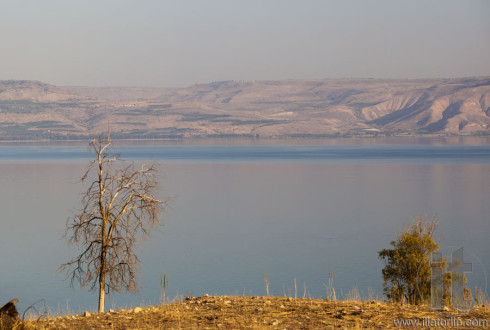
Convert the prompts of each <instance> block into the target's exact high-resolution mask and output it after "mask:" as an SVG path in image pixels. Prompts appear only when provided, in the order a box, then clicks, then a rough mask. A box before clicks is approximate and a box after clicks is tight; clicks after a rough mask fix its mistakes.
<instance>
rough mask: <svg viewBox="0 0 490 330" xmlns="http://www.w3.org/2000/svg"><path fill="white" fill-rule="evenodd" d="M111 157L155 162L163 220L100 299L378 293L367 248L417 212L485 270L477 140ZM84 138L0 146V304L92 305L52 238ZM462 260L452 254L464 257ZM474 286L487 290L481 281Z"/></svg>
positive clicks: (485, 167)
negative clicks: (122, 285)
mask: <svg viewBox="0 0 490 330" xmlns="http://www.w3.org/2000/svg"><path fill="white" fill-rule="evenodd" d="M118 151H119V152H120V153H121V156H122V158H124V159H128V160H135V161H142V160H148V159H152V160H153V161H155V162H158V163H160V164H162V166H161V171H160V173H161V183H162V186H163V188H164V189H163V196H166V197H170V198H171V203H170V207H169V209H168V212H167V214H166V217H165V218H164V219H163V222H164V226H163V227H162V228H161V230H160V231H159V232H155V233H153V235H152V237H151V238H150V239H149V240H147V241H146V242H145V244H143V246H142V248H141V250H140V252H139V255H140V257H141V260H142V261H143V265H142V267H141V273H140V275H141V284H142V286H143V288H142V289H141V290H140V294H138V295H130V294H116V295H110V296H109V297H108V299H107V305H106V308H112V307H116V308H118V307H123V306H127V305H133V306H135V305H140V304H141V303H142V302H143V303H148V304H157V303H158V302H159V300H160V275H163V274H165V273H167V272H168V274H169V296H170V297H174V296H177V295H194V296H199V295H202V294H204V293H208V294H220V295H230V294H238V295H242V294H246V295H265V294H266V291H265V284H264V280H263V278H262V275H263V274H264V273H266V274H268V276H269V278H270V291H271V294H274V295H279V296H283V295H288V296H289V295H292V296H294V282H293V281H294V279H296V282H297V287H298V296H303V293H304V287H306V295H307V296H311V297H315V298H325V296H326V290H325V286H324V284H327V283H328V271H329V270H330V269H333V273H334V288H335V290H336V293H337V298H339V299H342V298H345V297H347V296H348V293H349V292H350V291H351V290H352V289H353V288H358V289H359V291H360V292H361V294H362V295H363V296H364V297H367V296H368V292H369V291H373V292H374V293H375V294H378V295H379V296H382V277H381V269H382V267H383V263H382V262H381V261H380V260H379V259H378V258H377V251H379V250H381V249H383V248H388V247H389V242H390V241H391V240H393V239H394V238H395V237H396V234H397V232H399V231H400V230H402V229H403V228H405V227H406V225H407V224H408V223H409V222H410V221H411V220H413V218H414V217H416V216H418V215H423V216H427V217H429V218H431V217H433V216H437V218H438V219H439V228H438V230H437V233H436V236H437V238H438V240H439V243H440V245H441V247H442V248H443V251H448V252H450V251H452V250H454V249H456V248H458V247H460V246H463V247H464V248H465V253H466V255H465V258H466V257H467V258H468V259H466V260H468V261H469V262H472V263H473V272H472V273H471V274H468V275H467V276H468V279H469V281H468V282H469V284H470V287H475V286H478V287H482V288H485V289H486V279H487V277H488V276H487V274H486V273H485V271H488V270H490V257H489V256H490V243H489V242H490V241H489V236H490V221H489V220H490V219H489V214H490V203H489V198H490V146H489V145H488V144H480V145H465V144H456V145H433V144H423V145H421V144H413V145H404V144H383V145H377V144H374V145H373V144H367V145H366V144H364V145H360V144H355V145H351V144H332V145H319V144H315V145H308V143H300V144H296V145H289V146H286V145H246V143H245V145H233V146H229V145H221V146H211V145H197V146H193V145H159V144H153V145H132V146H123V147H120V148H118ZM89 159H90V158H89V154H88V148H87V147H84V146H73V145H61V146H52V145H43V146H36V145H22V146H20V145H10V146H0V184H1V187H2V189H0V207H1V213H0V304H1V303H3V302H5V301H8V300H10V299H12V298H14V297H18V298H19V299H20V302H19V304H18V307H19V309H20V310H21V311H23V310H24V309H25V308H26V307H27V306H29V305H30V304H31V303H34V302H36V301H38V300H39V299H45V300H46V303H47V305H48V306H49V307H50V308H51V309H52V310H53V311H55V312H66V311H67V310H68V309H69V310H70V311H73V312H79V311H82V310H94V309H95V308H96V306H97V296H96V294H95V293H90V292H88V291H87V290H86V289H80V288H78V287H75V288H74V289H72V288H69V287H68V285H69V282H68V281H65V280H64V275H63V274H58V275H57V274H56V269H57V268H58V266H59V265H60V264H61V263H63V262H66V261H67V260H68V259H70V258H71V257H73V256H74V255H76V252H77V251H76V249H74V248H69V247H67V245H66V242H65V241H64V240H63V239H61V236H62V234H63V231H64V228H65V223H66V220H67V219H68V218H69V217H70V216H71V215H72V212H73V210H74V209H75V208H76V207H77V206H78V205H79V204H78V201H79V198H80V193H81V192H82V191H83V187H82V186H81V184H80V183H79V179H80V177H81V175H82V174H83V172H84V169H85V168H86V165H87V163H88V161H89ZM466 260H465V261H466ZM487 292H488V290H487Z"/></svg>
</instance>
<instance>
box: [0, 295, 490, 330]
mask: <svg viewBox="0 0 490 330" xmlns="http://www.w3.org/2000/svg"><path fill="white" fill-rule="evenodd" d="M424 318H430V319H432V320H436V319H444V320H449V319H451V318H453V320H455V319H457V318H459V319H461V320H463V321H465V320H467V319H479V320H487V322H488V320H489V319H490V308H489V307H479V308H476V309H474V310H473V311H471V312H470V313H469V314H465V315H463V314H461V313H458V311H456V310H449V311H445V312H443V313H441V312H435V311H432V310H430V308H429V307H427V306H418V307H417V306H401V305H398V304H389V303H378V302H374V301H371V302H345V301H327V300H320V299H293V298H279V297H227V296H217V297H213V296H203V297H199V298H190V299H187V300H185V301H183V302H179V303H175V304H168V305H164V306H158V307H148V308H144V309H139V308H137V309H135V310H121V311H115V312H110V313H104V314H92V315H89V316H65V317H57V318H49V319H40V320H30V321H26V322H21V321H17V322H16V323H11V322H4V326H3V327H2V326H1V323H0V329H4V328H14V329H211V328H223V329H244V328H246V329H265V328H273V329H325V328H326V329H334V328H345V329H356V328H370V329H377V328H402V327H401V326H395V325H394V322H393V321H394V320H395V319H419V320H423V319H424ZM426 320H427V319H426ZM420 322H422V321H420ZM446 322H447V321H446ZM7 323H9V324H7ZM408 328H410V327H408ZM450 328H451V329H459V328H460V329H468V328H466V327H457V326H452V327H450ZM472 328H475V327H472ZM476 328H488V323H487V326H484V327H476Z"/></svg>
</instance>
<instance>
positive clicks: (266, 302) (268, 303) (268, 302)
mask: <svg viewBox="0 0 490 330" xmlns="http://www.w3.org/2000/svg"><path fill="white" fill-rule="evenodd" d="M264 304H266V305H269V306H270V305H272V303H271V301H270V300H266V301H265V303H264Z"/></svg>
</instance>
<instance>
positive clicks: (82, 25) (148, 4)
mask: <svg viewBox="0 0 490 330" xmlns="http://www.w3.org/2000/svg"><path fill="white" fill-rule="evenodd" d="M489 18H490V1H488V0H464V1H462V0H403V1H402V0H83V1H82V0H79V1H75V0H43V1H39V0H1V3H0V80H7V79H27V80H40V81H43V82H47V83H51V84H55V85H60V86H147V87H150V86H154V87H185V86H190V85H192V84H196V83H207V82H213V81H224V80H238V81H240V80H246V81H249V80H283V79H324V78H348V77H353V78H441V77H443V78H453V77H469V76H490V19H489Z"/></svg>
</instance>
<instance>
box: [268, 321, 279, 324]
mask: <svg viewBox="0 0 490 330" xmlns="http://www.w3.org/2000/svg"><path fill="white" fill-rule="evenodd" d="M278 324H279V321H278V320H272V322H271V323H269V325H278Z"/></svg>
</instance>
